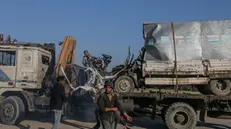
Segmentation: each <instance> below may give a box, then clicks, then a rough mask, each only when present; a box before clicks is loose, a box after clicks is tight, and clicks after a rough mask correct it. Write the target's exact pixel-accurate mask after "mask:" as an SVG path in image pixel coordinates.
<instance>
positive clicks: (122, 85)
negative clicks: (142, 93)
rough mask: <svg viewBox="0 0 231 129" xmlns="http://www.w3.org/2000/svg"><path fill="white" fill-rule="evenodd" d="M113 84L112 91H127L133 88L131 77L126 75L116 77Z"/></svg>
mask: <svg viewBox="0 0 231 129" xmlns="http://www.w3.org/2000/svg"><path fill="white" fill-rule="evenodd" d="M114 84H115V85H114V91H115V92H117V93H129V92H132V91H133V90H134V88H135V83H134V81H133V79H132V78H131V77H129V76H126V75H123V76H120V77H118V78H117V79H116V80H115V83H114Z"/></svg>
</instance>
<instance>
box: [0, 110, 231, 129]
mask: <svg viewBox="0 0 231 129" xmlns="http://www.w3.org/2000/svg"><path fill="white" fill-rule="evenodd" d="M51 120H52V116H49V115H46V114H41V113H40V114H38V113H37V114H32V115H30V116H29V117H28V118H27V119H26V120H24V121H22V122H21V123H20V124H19V125H18V126H7V125H2V124H0V128H1V129H50V128H51ZM94 124H95V123H94V122H80V121H78V120H70V119H69V120H68V119H67V120H65V121H63V122H62V123H61V125H60V127H59V129H91V128H92V127H93V126H94ZM132 124H133V129H166V126H165V125H164V123H163V122H162V120H161V119H159V118H157V119H156V120H155V121H154V120H151V119H150V118H148V117H139V118H133V123H132ZM118 129H122V126H119V127H118ZM196 129H231V119H230V120H229V119H215V118H207V123H198V126H197V128H196Z"/></svg>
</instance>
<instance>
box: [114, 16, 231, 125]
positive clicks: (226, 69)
mask: <svg viewBox="0 0 231 129" xmlns="http://www.w3.org/2000/svg"><path fill="white" fill-rule="evenodd" d="M143 38H144V47H143V48H142V49H141V51H140V55H139V56H138V58H137V59H135V60H134V62H133V63H131V65H130V66H128V67H127V68H128V69H127V71H126V72H124V73H122V74H119V75H118V76H117V78H116V79H115V80H114V84H115V90H116V92H117V93H118V94H119V96H120V98H121V102H123V103H124V105H125V106H126V107H128V108H130V109H132V110H134V111H135V110H136V109H139V110H141V109H147V108H148V109H151V110H150V112H149V113H151V114H152V118H155V116H156V115H157V114H159V115H161V116H162V118H163V121H164V122H165V123H166V125H167V127H168V128H170V129H179V128H180V129H192V128H194V127H195V126H196V123H197V115H199V116H200V117H199V118H200V120H201V121H203V122H205V118H206V112H207V111H208V110H212V111H214V110H219V111H231V109H230V104H231V95H230V91H231V82H230V80H231V51H230V48H231V20H220V21H195V22H169V23H144V24H143ZM122 67H124V65H120V66H117V67H115V68H113V70H114V71H118V70H119V69H121V68H122Z"/></svg>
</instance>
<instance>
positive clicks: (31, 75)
mask: <svg viewBox="0 0 231 129" xmlns="http://www.w3.org/2000/svg"><path fill="white" fill-rule="evenodd" d="M36 53H37V50H34V49H20V50H19V51H18V63H17V68H18V69H17V77H16V79H17V83H16V86H17V87H20V88H28V89H30V88H34V87H36V83H37V82H36V71H37V63H35V62H36V60H37V59H36V58H35V57H36V55H35V54H36Z"/></svg>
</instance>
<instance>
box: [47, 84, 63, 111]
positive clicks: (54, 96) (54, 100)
mask: <svg viewBox="0 0 231 129" xmlns="http://www.w3.org/2000/svg"><path fill="white" fill-rule="evenodd" d="M64 102H66V96H65V89H64V86H63V85H61V84H58V83H57V84H56V85H55V86H54V87H52V89H51V99H50V108H51V109H57V110H62V106H63V103H64Z"/></svg>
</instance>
